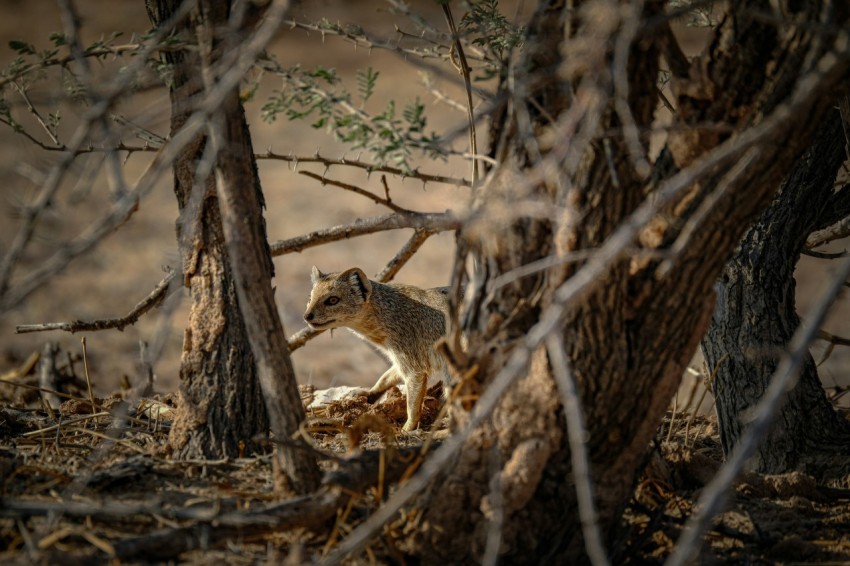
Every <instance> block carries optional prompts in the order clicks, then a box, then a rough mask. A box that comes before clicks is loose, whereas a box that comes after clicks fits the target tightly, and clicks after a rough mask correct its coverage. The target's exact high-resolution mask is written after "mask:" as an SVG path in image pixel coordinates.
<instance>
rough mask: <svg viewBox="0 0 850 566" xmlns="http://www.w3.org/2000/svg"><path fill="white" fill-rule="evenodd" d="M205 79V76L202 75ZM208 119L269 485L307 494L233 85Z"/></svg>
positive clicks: (223, 12) (250, 151) (211, 16)
mask: <svg viewBox="0 0 850 566" xmlns="http://www.w3.org/2000/svg"><path fill="white" fill-rule="evenodd" d="M200 4H201V11H202V13H203V14H204V19H205V20H206V21H207V22H208V23H209V24H210V25H211V26H213V27H212V29H213V30H217V29H223V28H224V27H225V25H226V24H227V19H228V18H227V16H228V10H227V9H226V7H225V5H224V3H222V2H219V1H218V0H201V2H200ZM250 19H251V20H252V21H253V20H257V19H259V18H250ZM211 35H212V38H211V39H212V42H213V51H212V53H213V57H212V61H210V63H212V62H214V61H216V60H218V59H220V56H219V54H220V52H221V50H222V49H223V48H224V47H226V43H225V42H217V41H216V40H215V39H214V38H215V37H216V35H217V34H215V33H213V34H211ZM209 70H210V69H209V68H208V69H207V71H209ZM226 70H227V69H225V71H226ZM212 78H213V77H208V81H209V80H210V79H212ZM208 86H210V87H211V86H212V84H209V85H208ZM211 123H212V127H211V131H212V136H211V137H212V143H213V146H214V147H215V153H216V155H217V160H216V162H217V173H218V174H217V177H218V182H217V183H216V185H217V187H218V195H219V203H220V208H221V215H222V221H223V224H224V235H225V240H226V242H227V250H228V258H229V260H230V262H229V263H230V265H231V266H232V268H233V277H234V282H235V284H236V291H237V296H238V298H239V305H240V309H241V311H242V313H243V317H244V322H245V327H246V330H247V334H248V338H249V340H250V344H251V350H252V352H253V353H254V358H255V359H256V368H257V375H258V378H259V381H260V385H261V386H262V390H263V397H264V399H265V405H266V410H267V413H268V416H269V420H270V421H271V430H272V432H273V433H274V435H275V438H276V439H277V440H279V441H280V442H279V443H278V444H277V446H276V449H275V457H276V458H275V462H276V466H275V485H276V489H277V491H278V492H280V493H290V494H292V493H295V494H303V493H307V492H310V491H313V490H315V489H316V488H318V487H319V482H320V480H321V475H320V473H319V468H318V464H317V463H316V458H315V456H314V454H313V452H311V451H308V450H305V448H306V445H305V446H303V447H300V448H299V447H297V446H293V445H292V444H291V439H292V438H293V437H294V436H295V435H296V433H297V432H298V429H299V427H300V426H301V423H302V422H303V421H304V419H305V417H306V415H305V413H304V407H303V405H302V404H301V396H300V395H299V393H298V384H297V381H296V379H295V371H294V370H293V368H292V362H291V360H290V357H289V347H288V346H289V345H288V343H287V341H286V334H285V333H284V330H283V324H282V322H281V320H280V316H279V315H278V311H277V305H276V304H275V300H274V289H272V287H271V275H272V273H273V271H274V265H273V263H272V259H271V257H272V256H271V249H270V248H269V244H268V238H267V236H266V223H265V219H264V218H263V208H264V199H263V191H262V187H261V186H260V177H259V173H258V171H257V162H256V159H255V157H254V148H253V146H252V144H251V135H250V133H249V131H248V123H247V121H246V120H245V111H244V109H243V108H242V103H241V102H240V100H239V92H238V88H236V87H234V88H233V89H232V91H231V92H230V93H228V94H227V96H226V98H225V99H224V102H223V103H222V105H221V106H220V108H219V109H218V112H217V114H216V116H215V117H213V118H212V121H211Z"/></svg>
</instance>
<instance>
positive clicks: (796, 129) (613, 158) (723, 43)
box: [418, 0, 848, 564]
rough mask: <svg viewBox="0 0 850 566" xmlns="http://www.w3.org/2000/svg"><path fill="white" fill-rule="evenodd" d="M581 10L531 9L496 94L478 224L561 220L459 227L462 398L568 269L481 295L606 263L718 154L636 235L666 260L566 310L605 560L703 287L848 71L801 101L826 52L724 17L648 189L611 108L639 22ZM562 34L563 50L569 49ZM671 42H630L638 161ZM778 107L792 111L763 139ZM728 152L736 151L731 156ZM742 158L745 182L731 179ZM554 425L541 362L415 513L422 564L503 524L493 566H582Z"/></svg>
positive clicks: (798, 36) (468, 555)
mask: <svg viewBox="0 0 850 566" xmlns="http://www.w3.org/2000/svg"><path fill="white" fill-rule="evenodd" d="M577 4H580V5H579V6H577V7H575V9H574V10H573V7H572V4H571V3H562V2H558V1H555V0H552V1H548V2H542V3H541V4H540V6H539V8H538V10H537V12H536V14H535V16H534V17H533V18H532V20H531V22H530V23H529V26H528V28H527V34H528V35H527V43H526V48H525V52H524V55H523V60H521V61H520V62H518V63H517V65H516V67H515V69H516V70H515V74H514V76H513V77H512V81H513V84H512V85H503V86H505V87H506V88H507V89H508V90H509V91H510V104H509V107H508V110H507V112H506V113H505V120H504V121H503V122H502V123H501V124H497V125H496V128H495V131H496V132H497V135H496V136H494V138H495V139H497V140H499V145H498V146H497V149H496V151H495V154H496V156H497V159H498V161H499V166H498V167H497V168H496V170H495V172H494V173H493V174H492V176H491V178H490V179H488V181H487V183H486V184H485V186H484V187H483V188H482V190H481V192H480V194H479V195H478V197H477V199H476V203H475V205H476V207H477V210H479V211H481V215H482V216H484V217H486V216H487V212H488V211H504V210H508V211H514V210H522V205H523V204H524V203H535V204H537V205H539V206H540V208H539V209H540V210H554V211H555V213H554V214H553V216H552V217H551V219H549V220H545V219H544V220H541V219H540V218H539V217H521V218H519V219H518V220H513V221H510V223H508V224H507V225H506V224H504V223H501V222H496V221H494V222H493V223H492V224H491V225H489V226H487V225H483V226H482V225H481V224H479V225H475V226H470V227H468V228H466V229H465V230H464V232H463V234H462V238H463V241H464V242H465V244H466V246H467V247H468V248H469V249H472V250H474V253H475V254H476V255H477V258H478V264H479V265H480V266H481V270H480V272H481V276H480V277H481V279H483V281H473V285H472V289H473V293H474V294H473V296H472V298H471V300H468V301H467V304H468V305H470V307H469V310H468V311H467V312H465V313H464V317H463V320H464V330H465V331H466V333H467V336H468V338H469V348H468V351H467V352H466V353H464V354H463V355H461V354H460V353H459V354H458V355H457V356H456V357H457V358H458V359H463V358H464V357H467V358H468V359H469V360H470V363H469V367H470V368H472V371H471V372H470V374H471V375H473V376H474V377H473V378H472V379H471V380H470V381H471V382H472V385H471V386H469V385H467V386H468V387H470V389H471V392H470V393H474V392H475V391H476V390H480V389H482V388H486V387H487V386H488V384H489V383H490V382H491V380H492V379H493V377H494V376H495V375H496V373H497V372H498V370H499V369H500V368H502V367H503V366H504V365H505V360H506V359H507V357H508V356H509V355H510V353H511V351H512V349H513V348H518V347H523V345H524V344H526V343H527V341H528V339H529V338H528V334H529V330H530V329H532V328H533V327H534V325H535V324H536V323H537V321H538V320H539V319H540V318H541V316H542V314H543V313H544V312H545V310H546V309H547V308H548V307H549V306H550V305H551V304H553V303H554V302H555V301H556V300H557V298H556V290H557V289H559V288H560V287H561V285H562V283H564V282H565V281H568V280H569V278H570V276H571V275H572V274H574V273H575V272H576V271H577V269H578V268H579V267H580V265H574V266H572V267H569V266H568V267H562V268H558V269H551V270H549V271H547V272H542V273H540V272H539V273H537V274H534V275H531V276H527V277H522V278H515V279H513V280H512V282H511V283H510V284H507V285H503V286H501V287H499V288H497V289H494V290H490V293H491V294H490V295H489V296H488V295H486V294H484V293H479V292H477V290H479V289H487V282H488V281H492V280H493V279H494V278H496V277H498V276H501V275H505V274H507V273H509V272H510V271H511V270H512V269H514V268H516V267H518V266H522V265H526V264H528V263H529V262H531V261H534V260H537V259H540V258H543V257H546V256H547V255H550V254H563V253H565V252H570V251H574V250H580V249H595V248H598V247H599V246H600V245H601V244H603V242H605V241H606V239H607V238H608V236H609V235H610V234H611V233H612V232H613V231H614V230H615V229H616V228H617V227H618V226H619V225H620V224H621V222H622V221H623V220H624V219H625V218H626V217H627V216H628V215H629V214H630V213H631V212H632V211H633V210H635V207H636V206H637V205H638V204H639V203H640V202H641V201H642V200H643V198H644V195H646V194H648V193H650V192H652V190H654V188H655V187H656V186H658V184H659V183H662V182H663V181H664V179H665V178H667V177H669V176H670V175H672V174H673V172H675V171H676V170H677V169H685V168H687V167H689V166H690V165H692V164H694V163H695V162H697V161H698V160H699V159H700V158H702V157H703V156H706V155H714V156H717V155H721V154H724V153H723V152H721V151H720V150H721V149H723V150H727V152H726V153H725V155H732V156H733V158H730V159H729V160H726V161H722V162H718V166H715V167H713V168H707V169H704V172H703V173H701V174H700V175H699V176H695V177H694V179H693V181H692V182H691V183H690V185H689V188H688V191H687V192H686V193H684V196H681V197H680V198H678V199H676V200H675V201H674V202H673V203H672V204H671V205H669V206H667V207H665V208H664V209H663V212H662V213H661V214H659V215H657V216H656V218H655V219H654V220H653V222H652V223H651V224H650V225H648V226H647V227H646V228H645V229H644V230H643V231H642V232H641V234H640V237H639V243H638V244H637V245H639V246H640V247H642V248H643V249H644V250H645V251H654V252H657V253H659V254H663V253H666V254H667V255H668V257H667V258H666V259H664V258H661V259H659V258H652V257H646V256H636V257H634V258H633V259H631V260H629V259H624V260H620V261H618V262H616V263H615V264H614V265H613V267H611V268H610V269H608V271H607V275H606V276H605V277H604V280H599V281H597V282H596V284H595V285H593V286H592V287H591V289H592V291H591V292H590V294H589V295H587V296H585V297H584V298H583V299H582V300H581V301H580V302H577V303H567V306H566V307H567V308H566V316H565V317H564V318H563V319H562V320H563V324H562V325H561V326H560V331H559V333H558V335H557V340H558V341H560V343H561V345H562V347H563V348H564V349H565V350H566V352H567V353H568V357H569V361H570V365H571V368H572V373H573V375H574V377H575V379H576V382H577V384H578V387H579V393H580V397H581V401H582V404H583V406H584V408H585V411H586V426H587V442H586V447H587V450H588V453H589V456H590V460H591V468H592V475H591V477H592V480H593V483H594V486H595V495H596V498H597V499H596V504H597V508H598V515H599V517H598V519H599V526H600V528H601V530H602V534H603V539H604V540H605V541H607V542H608V543H610V542H611V541H612V540H613V538H614V536H615V534H616V530H617V526H618V524H619V519H620V517H621V514H622V510H623V508H624V507H625V505H626V503H627V502H628V500H629V498H630V496H631V494H632V490H633V486H634V484H635V482H636V480H637V478H638V477H639V474H640V472H641V470H642V468H643V465H644V462H645V458H646V455H647V451H648V448H649V445H650V441H651V439H652V437H653V436H654V434H655V432H656V431H657V428H658V425H659V424H660V422H661V419H662V417H663V415H664V413H665V410H666V408H667V406H668V404H669V401H670V399H671V398H672V395H673V393H674V391H675V390H676V388H677V386H678V384H679V383H680V380H681V376H682V373H683V372H684V370H685V368H686V367H687V364H688V362H689V360H690V359H691V357H692V355H693V354H694V352H695V350H696V348H697V347H698V345H699V341H700V338H701V336H702V335H703V333H704V331H705V329H706V327H707V325H708V323H709V320H710V317H711V314H712V312H713V304H714V300H713V292H712V286H713V284H714V281H715V280H716V278H717V277H718V275H719V274H720V273H721V270H722V269H723V266H724V264H725V262H726V260H727V259H728V258H729V257H730V256H731V254H732V252H733V250H734V248H735V246H736V245H737V244H738V242H739V241H740V238H741V236H742V235H743V232H744V230H745V229H746V227H747V225H748V224H749V223H750V222H752V221H753V220H754V219H755V217H756V215H757V214H758V212H759V211H760V210H761V209H762V208H764V207H765V206H766V205H767V204H768V203H769V202H770V199H771V198H772V195H773V193H774V192H775V191H776V188H777V187H778V186H779V181H780V180H781V179H782V178H783V177H784V176H785V175H786V173H787V172H788V169H789V167H790V164H792V163H793V162H794V160H795V159H796V158H797V157H798V156H799V155H800V154H801V153H802V151H803V150H804V149H805V148H806V147H807V145H808V143H809V140H810V139H811V137H812V135H813V133H814V131H815V124H817V120H818V119H819V118H820V116H822V115H823V114H824V112H825V111H826V110H827V109H828V107H829V101H830V100H832V98H831V97H830V96H829V95H830V94H831V93H833V92H834V89H835V87H836V85H837V84H838V83H839V81H840V79H841V78H842V75H843V74H844V73H846V72H847V69H848V64H847V60H846V54H845V55H843V57H844V58H843V59H840V64H836V65H835V66H833V67H830V68H829V72H828V73H824V74H822V75H820V76H819V80H818V81H817V83H816V85H815V86H814V87H811V88H814V89H815V90H814V91H795V87H796V86H797V84H798V79H799V77H800V75H801V73H805V72H810V71H812V70H813V69H814V68H815V66H816V65H817V64H818V63H819V62H820V61H819V59H820V56H821V55H822V54H823V53H824V52H825V51H827V50H828V49H830V48H831V46H832V43H831V41H832V37H831V36H829V35H828V34H820V32H818V33H813V32H811V31H807V29H805V26H802V27H794V28H791V27H790V26H789V27H788V28H785V27H780V29H777V27H776V25H775V23H774V22H770V23H766V22H765V21H764V20H763V19H759V18H757V17H755V16H754V15H755V14H757V13H758V11H759V10H760V8H759V6H761V4H759V3H757V2H734V3H730V4H729V6H728V9H729V13H728V14H727V16H726V18H725V19H724V20H723V23H722V24H721V25H720V26H719V27H718V28H717V30H716V35H715V41H714V42H713V43H712V46H711V49H710V51H709V52H708V53H707V54H705V55H704V56H703V58H702V59H701V60H697V61H695V62H693V63H692V64H690V65H688V63H687V61H685V62H684V64H682V65H677V66H676V67H677V68H678V69H679V70H680V71H681V72H682V73H683V74H680V75H679V76H677V77H675V78H674V81H675V83H676V84H675V85H674V90H675V91H676V92H677V94H678V96H677V112H678V120H677V123H676V124H675V125H674V127H673V128H672V129H671V133H670V135H669V139H668V144H667V147H666V150H665V152H664V155H665V161H664V162H662V161H659V163H658V164H657V165H656V168H655V171H654V172H653V175H651V176H650V177H649V178H646V177H645V176H643V175H640V174H639V173H638V172H637V170H638V169H639V167H638V166H637V165H633V161H634V159H633V153H634V151H633V147H631V146H630V145H629V143H630V142H629V141H627V140H628V139H629V136H628V132H627V131H626V130H627V127H626V126H624V123H623V120H624V118H623V114H624V113H623V112H622V105H621V104H619V103H621V102H622V100H620V101H618V100H617V96H623V94H622V93H618V92H617V89H616V87H615V85H614V81H615V80H616V78H617V77H613V78H612V76H611V75H610V72H611V71H612V67H613V66H612V59H613V57H614V54H613V53H612V51H613V47H612V46H614V45H615V44H616V40H617V39H618V37H619V35H620V34H621V33H623V32H622V31H621V28H622V29H625V28H626V26H627V22H628V21H629V20H628V18H629V17H631V16H628V15H625V16H623V18H624V19H622V20H621V19H620V17H621V16H620V14H624V12H622V11H618V10H623V9H626V8H627V7H628V6H630V4H627V3H622V4H621V5H620V6H619V7H616V6H608V5H604V3H588V4H586V5H584V4H581V3H577ZM606 6H608V8H606ZM609 8H610V9H609ZM787 8H788V10H789V11H788V14H789V18H794V20H793V21H795V22H799V21H819V20H818V18H820V17H821V9H824V10H825V13H829V17H830V20H829V21H831V22H835V23H838V22H845V21H846V18H847V14H846V13H844V12H843V11H836V10H835V9H827V8H824V7H823V6H822V5H821V4H820V3H816V2H814V3H805V4H804V5H803V6H800V5H796V6H793V7H787ZM661 11H662V4H661V3H660V2H652V1H650V2H646V3H645V4H644V14H642V15H640V16H641V17H642V22H643V24H644V25H647V22H656V23H657V22H658V21H659V19H662V16H663V15H662V13H661ZM570 18H572V19H570ZM565 23H568V24H569V25H565ZM653 25H657V24H653ZM570 30H575V35H574V36H573V37H569V36H565V33H569V31H570ZM674 42H675V40H674V39H673V37H672V35H671V34H665V33H658V28H657V27H654V28H653V29H652V30H650V29H648V28H644V29H643V30H641V29H640V28H639V33H638V34H637V35H636V37H635V39H634V41H633V42H632V44H631V48H630V51H629V56H628V62H627V65H626V68H625V74H626V77H627V79H628V86H629V90H628V97H627V99H626V102H627V104H628V108H629V110H630V114H631V117H632V119H633V121H634V123H635V126H636V127H637V129H638V132H639V133H640V136H641V137H640V139H641V140H642V142H643V145H644V146H647V145H648V138H647V135H646V132H647V131H648V129H649V126H650V125H651V124H652V114H653V112H654V110H655V105H656V101H657V98H656V85H655V79H656V77H657V75H658V65H659V56H660V54H661V53H662V52H663V53H664V54H665V56H666V58H668V60H671V59H672V60H676V61H678V62H679V63H682V59H683V56H682V55H681V50H680V49H679V47H678V45H676V44H675V43H674ZM562 55H563V57H562ZM672 66H673V65H671V67H672ZM613 72H616V71H613ZM685 73H686V74H685ZM792 93H794V95H793V98H792ZM790 100H793V104H794V105H795V107H794V112H791V113H790V114H788V115H787V117H786V118H785V119H783V120H778V119H777V120H776V121H773V122H767V120H769V118H770V115H771V113H772V112H773V111H774V110H775V109H776V108H777V107H778V106H779V105H780V104H781V103H789V101H790ZM618 104H619V106H618ZM615 108H617V110H615ZM783 116H784V114H783ZM763 122H765V123H766V124H765V128H766V129H767V126H768V125H769V130H767V131H769V132H770V135H769V136H766V137H765V138H764V139H761V140H759V141H758V143H757V149H753V150H751V151H745V150H747V149H749V148H750V147H752V146H750V145H743V144H744V142H743V141H741V142H739V141H738V140H739V138H740V139H744V140H746V139H747V138H746V137H744V134H746V133H747V132H751V131H759V130H754V129H753V128H755V127H757V126H758V125H759V124H762V123H763ZM774 139H781V140H783V141H782V143H781V144H774V143H773V142H772V140H774ZM553 140H554V141H553ZM724 142H727V143H726V144H724ZM737 143H741V144H742V145H741V148H740V149H739V150H738V151H737V152H732V151H730V150H728V148H730V147H737V146H736V144H737ZM571 146H573V147H577V148H578V150H577V151H580V154H579V155H578V156H576V155H573V154H571V153H570V150H569V148H570V147H571ZM718 146H720V148H719V149H718V151H717V152H713V151H712V150H714V149H715V148H718ZM564 148H566V149H564ZM553 155H554V156H556V157H559V159H558V161H557V162H556V163H557V165H558V167H559V169H558V170H556V171H554V172H551V167H550V168H548V169H546V170H544V171H542V172H541V170H540V168H537V166H538V165H539V164H540V163H541V162H542V161H543V160H545V159H547V158H550V159H551V158H552V156H553ZM738 158H741V159H742V161H740V163H741V165H740V166H738V167H732V164H733V163H734V162H735V161H736V160H737V159H738ZM718 159H719V158H718ZM550 163H551V162H550ZM547 171H550V173H549V174H547ZM528 179H540V181H535V182H533V183H529V182H528ZM559 207H560V208H559ZM462 247H463V246H462ZM460 259H463V258H460ZM461 265H462V264H461ZM462 395H463V394H462ZM467 409H468V407H467ZM562 411H563V409H562V407H561V403H560V399H559V395H558V390H557V388H556V387H555V384H554V380H553V377H552V367H551V363H550V359H549V356H548V355H547V352H546V350H545V349H543V348H540V349H537V350H536V351H534V352H533V353H532V355H531V357H530V364H529V367H528V371H527V373H526V374H524V375H523V376H521V377H520V378H519V379H518V380H517V381H516V382H515V384H514V386H513V388H512V389H511V390H510V393H509V394H508V395H505V396H504V398H503V400H502V402H501V404H500V405H499V406H498V408H497V409H496V410H495V412H494V413H493V415H492V416H491V418H490V419H489V421H487V422H486V424H484V425H483V426H481V427H479V428H478V429H476V430H475V431H474V432H473V433H472V435H471V437H470V438H469V440H468V441H467V442H466V444H465V445H464V447H463V449H462V450H461V451H460V452H459V455H458V456H457V458H456V460H455V461H454V463H453V465H451V466H450V467H449V468H448V469H447V470H446V472H445V473H444V474H443V475H442V476H440V477H439V478H438V479H437V480H435V481H434V483H433V484H432V486H431V488H430V489H429V491H428V493H427V495H425V496H423V498H422V499H421V500H420V501H419V503H418V504H419V505H421V506H422V508H423V518H422V524H421V530H420V534H419V538H418V544H419V547H418V548H419V549H420V552H421V554H422V555H423V556H424V557H425V559H426V562H437V561H445V562H450V563H461V562H471V561H477V560H480V559H481V557H482V555H483V553H484V550H485V547H486V545H487V539H488V533H492V529H491V527H490V524H491V522H493V521H495V520H497V518H498V517H501V519H502V523H501V525H500V526H499V527H498V535H499V537H500V538H499V541H500V554H501V556H500V559H501V560H503V561H504V562H505V563H518V564H519V563H540V562H544V561H545V562H552V563H559V562H564V563H572V562H577V561H578V562H582V561H584V560H586V556H585V555H584V548H583V547H584V545H583V540H582V536H581V525H580V518H579V515H578V512H577V502H576V495H575V488H574V486H573V485H572V483H573V482H572V481H570V478H571V474H572V467H571V463H570V454H569V450H568V448H567V446H566V445H565V442H564V439H565V438H566V436H565V426H564V423H563V420H564V419H563V413H562ZM455 415H456V416H457V417H458V421H459V423H461V424H462V423H463V422H464V419H465V413H464V407H462V406H458V407H456V408H455Z"/></svg>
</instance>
